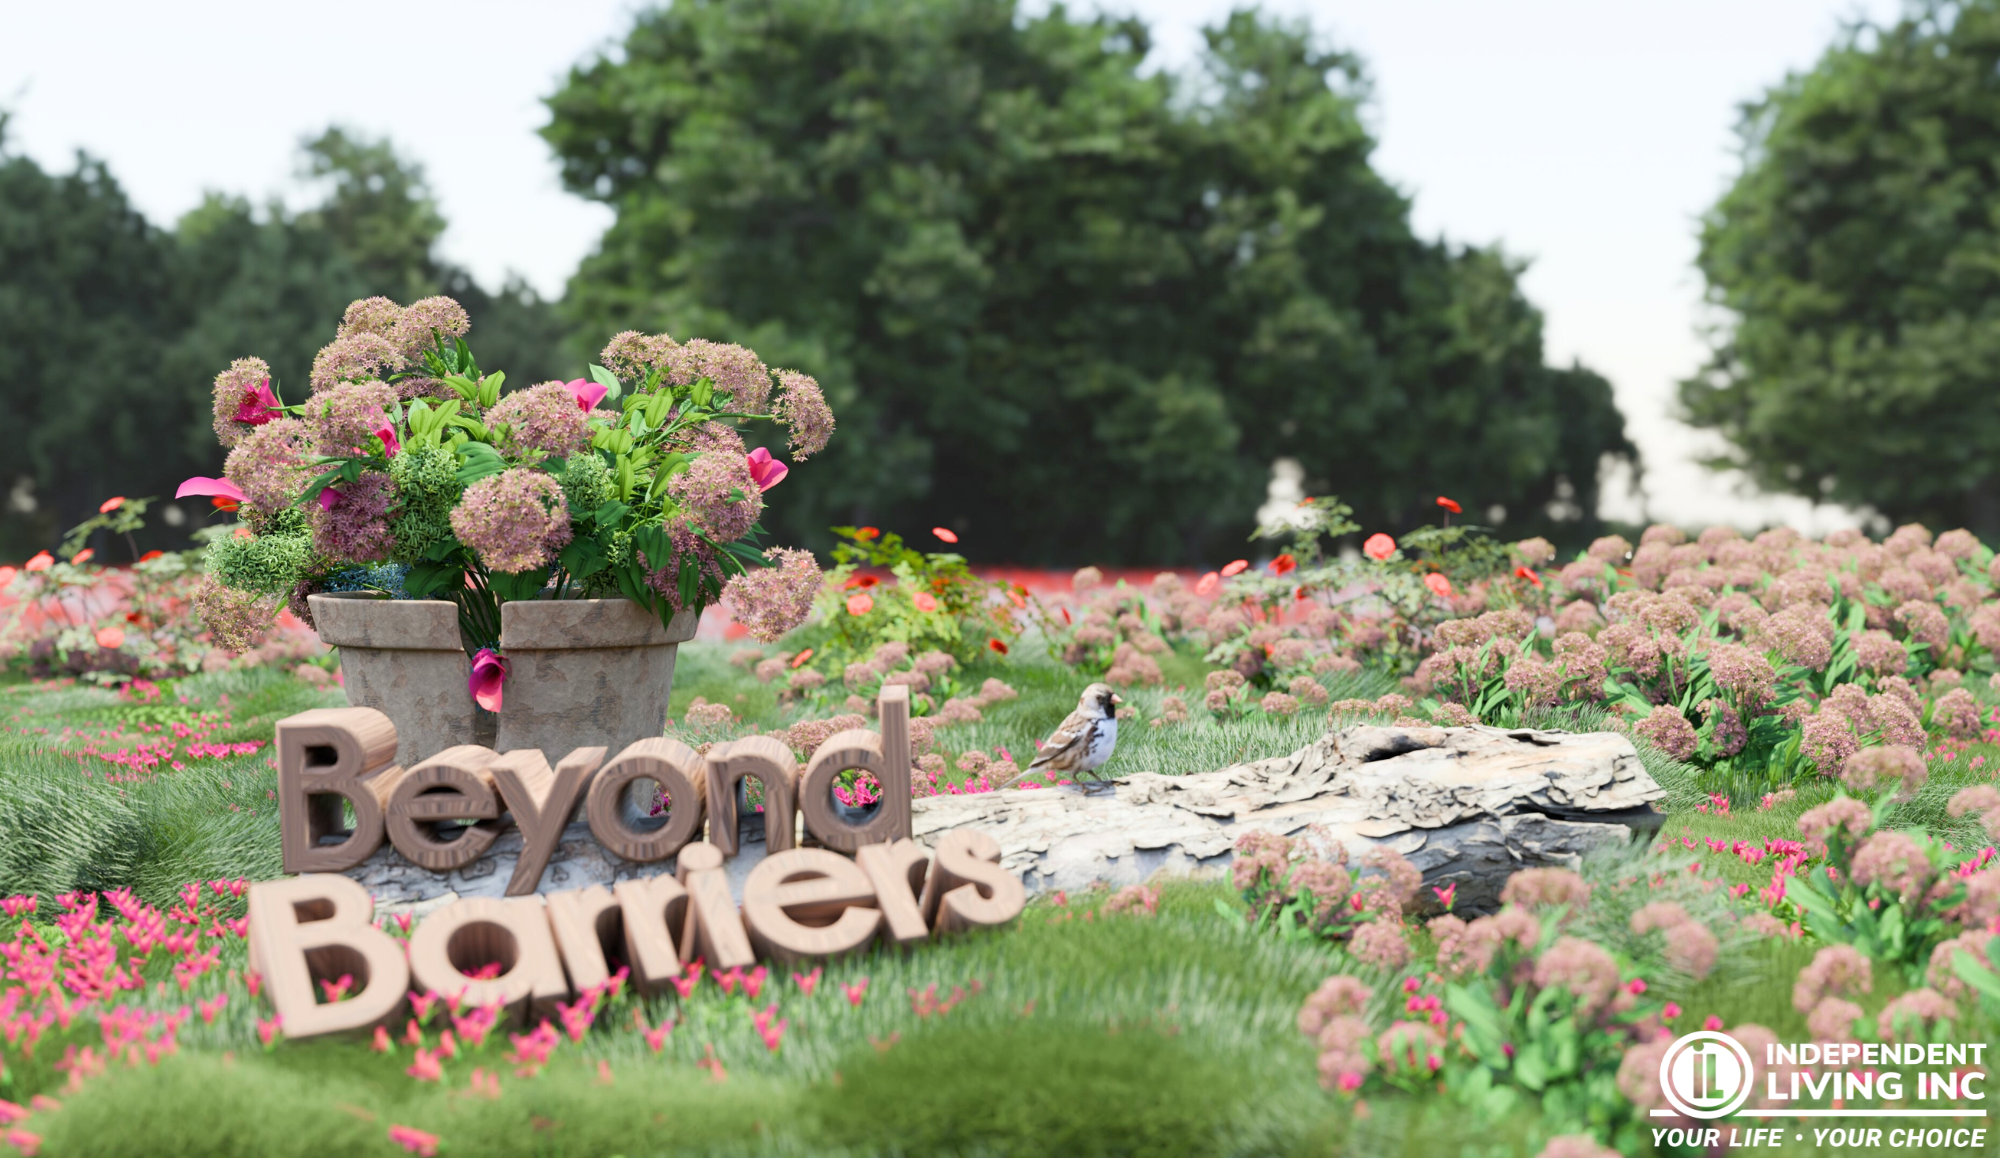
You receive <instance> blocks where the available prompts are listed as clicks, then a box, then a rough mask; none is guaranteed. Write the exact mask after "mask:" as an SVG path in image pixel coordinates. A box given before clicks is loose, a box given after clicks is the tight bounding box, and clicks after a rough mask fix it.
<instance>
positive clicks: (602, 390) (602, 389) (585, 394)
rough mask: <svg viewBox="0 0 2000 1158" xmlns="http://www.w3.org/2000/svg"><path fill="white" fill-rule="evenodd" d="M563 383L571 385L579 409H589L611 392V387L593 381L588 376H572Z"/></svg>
mask: <svg viewBox="0 0 2000 1158" xmlns="http://www.w3.org/2000/svg"><path fill="white" fill-rule="evenodd" d="M563 385H564V386H567V387H569V392H570V394H571V395H572V396H573V397H575V399H576V408H577V409H578V410H589V409H590V408H591V407H593V406H595V405H597V404H598V403H599V402H602V401H604V396H605V394H607V393H609V389H608V388H607V387H606V386H604V385H603V384H601V383H598V382H592V381H590V380H589V379H587V378H572V379H571V380H569V381H568V382H565V383H563Z"/></svg>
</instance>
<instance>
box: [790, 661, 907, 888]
mask: <svg viewBox="0 0 2000 1158" xmlns="http://www.w3.org/2000/svg"><path fill="white" fill-rule="evenodd" d="M880 714H881V717H882V734H881V735H880V736H877V735H876V734H875V733H873V732H870V731H868V730H866V729H863V728H854V729H850V730H848V731H845V732H837V733H835V734H834V735H831V736H828V737H827V738H826V742H825V743H823V744H821V745H820V746H819V748H818V750H817V751H815V752H814V753H813V754H812V760H811V761H809V762H808V763H807V764H806V772H805V777H804V779H802V780H800V782H799V811H800V812H801V813H803V814H804V815H805V820H806V831H807V832H810V833H812V834H813V835H814V836H815V837H818V838H819V841H820V843H821V844H824V845H825V846H826V847H828V848H831V849H835V850H837V851H839V852H844V853H847V854H848V855H850V856H851V855H853V853H854V851H855V850H856V849H858V848H860V847H861V846H862V845H864V844H881V843H887V842H889V841H893V840H901V839H906V838H908V837H909V835H910V689H909V685H907V684H892V685H890V686H889V687H885V688H883V689H882V697H881V700H880ZM849 769H862V770H865V771H867V772H868V773H870V774H871V775H873V776H874V777H875V780H876V783H877V784H879V785H880V786H881V789H880V791H881V796H882V802H881V804H879V805H878V806H876V809H875V815H874V816H872V817H870V818H868V819H867V820H866V821H864V822H862V823H860V824H855V823H852V822H850V821H848V820H846V819H844V818H842V817H841V816H840V814H839V813H838V812H837V811H835V809H834V800H833V783H834V779H835V778H836V777H838V776H839V775H840V774H841V773H842V772H845V771H847V770H849Z"/></svg>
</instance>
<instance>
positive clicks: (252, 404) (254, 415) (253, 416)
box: [236, 378, 278, 426]
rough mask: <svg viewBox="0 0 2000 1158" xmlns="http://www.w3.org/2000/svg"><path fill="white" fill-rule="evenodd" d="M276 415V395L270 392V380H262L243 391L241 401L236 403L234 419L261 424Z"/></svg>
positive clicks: (250, 423)
mask: <svg viewBox="0 0 2000 1158" xmlns="http://www.w3.org/2000/svg"><path fill="white" fill-rule="evenodd" d="M277 416H278V396H277V395H276V394H273V393H271V380H270V379H269V378H266V379H264V380H263V381H262V382H259V383H257V385H255V386H253V387H251V388H250V389H248V390H245V391H244V392H243V401H241V402H239V403H237V404H236V421H238V422H242V423H245V424H248V425H250V426H262V425H264V424H265V423H266V422H269V421H271V420H272V419H273V418H276V417H277Z"/></svg>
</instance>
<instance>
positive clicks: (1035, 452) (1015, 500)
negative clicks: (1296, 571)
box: [545, 0, 1634, 563]
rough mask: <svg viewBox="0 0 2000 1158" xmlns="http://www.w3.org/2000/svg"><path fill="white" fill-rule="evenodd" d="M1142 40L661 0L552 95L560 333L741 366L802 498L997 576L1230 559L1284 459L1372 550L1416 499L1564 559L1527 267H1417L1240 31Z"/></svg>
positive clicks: (1332, 103)
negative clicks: (1460, 510)
mask: <svg viewBox="0 0 2000 1158" xmlns="http://www.w3.org/2000/svg"><path fill="white" fill-rule="evenodd" d="M1149 47H1150V45H1149V40H1148V36H1147V32H1146V29H1145V27H1144V26H1143V25H1142V24H1140V23H1139V22H1137V21H1133V20H1114V19H1108V18H1097V19H1091V20H1078V19H1073V18H1072V17H1071V16H1070V15H1069V14H1068V13H1067V12H1066V11H1065V9H1063V8H1062V7H1061V6H1060V5H1058V6H1056V7H1055V8H1053V9H1052V10H1051V11H1050V12H1049V13H1048V15H1046V16H1042V17H1033V18H1031V17H1027V16H1024V15H1022V14H1021V13H1020V12H1019V11H1017V9H1016V6H1015V4H1014V3H1013V2H1012V0H863V2H856V0H710V2H688V0H680V2H678V3H674V4H672V5H671V6H669V7H666V8H664V9H662V10H658V11H653V12H650V13H648V14H646V15H644V16H642V17H641V18H640V19H639V21H638V24H637V26H636V27H635V28H634V29H633V31H632V33H631V34H630V35H629V36H628V37H627V38H626V40H625V43H624V44H623V46H622V50H621V51H620V52H619V53H618V54H617V55H616V56H615V57H612V56H606V57H604V58H601V59H599V60H597V61H595V62H592V63H590V64H588V65H586V66H583V67H580V68H578V69H576V70H575V71H573V72H572V73H571V75H570V78H569V81H568V83H567V84H566V85H565V86H564V87H563V88H562V89H561V90H560V91H559V92H558V93H557V94H556V95H555V96H554V97H553V98H552V99H551V101H550V107H551V110H552V112H553V117H552V122H551V124H550V125H549V127H548V128H547V129H546V130H545V135H546V136H547V138H548V139H549V141H550V142H551V144H553V145H554V147H555V149H556V151H557V153H558V155H559V156H560V157H561V159H562V163H563V169H564V177H565V180H566V181H567V182H568V184H569V186H570V187H571V188H572V189H574V190H576V191H578V192H580V193H583V194H585V195H587V196H591V197H594V198H597V199H599V200H602V201H604V202H606V203H608V204H609V205H611V206H612V207H613V208H614V209H615V210H616V211H617V214H618V216H617V220H616V222H615V224H614V225H613V226H612V228H611V229H610V230H609V231H608V232H607V233H606V235H605V237H604V239H603V241H602V243H601V245H600V247H599V249H598V251H597V252H596V253H595V254H593V255H592V256H591V257H590V258H588V259H587V260H586V261H585V263H584V265H583V267H582V269H581V270H580V271H579V272H578V274H577V275H576V277H575V278H574V279H573V280H572V282H571V284H570V289H569V293H568V296H567V298H566V300H565V305H564V308H565V311H566V312H567V314H568V316H569V317H570V319H571V320H572V321H573V322H574V323H575V327H576V329H577V330H578V331H579V332H582V333H589V334H593V335H599V334H602V335H608V334H610V333H612V332H615V331H617V330H621V329H626V328H638V329H645V330H652V331H660V330H664V331H667V332H670V333H673V334H674V335H675V336H677V337H682V338H685V337H690V336H702V337H710V338H717V339H724V340H734V341H740V342H742V343H744V344H746V345H749V346H752V347H753V348H755V349H756V350H758V351H759V353H761V354H764V355H765V356H766V357H767V358H768V359H770V360H771V361H772V362H773V363H774V364H781V365H788V366H793V367H796V368H798V369H802V370H805V371H806V372H808V373H811V374H814V375H815V376H817V377H818V378H819V379H820V380H821V381H822V383H823V384H824V385H825V386H826V387H827V394H828V398H829V400H830V401H832V402H833V404H834V407H835V410H836V412H837V413H838V415H839V416H840V420H841V424H842V425H841V431H840V433H839V434H837V435H836V436H835V438H834V442H833V445H832V447H831V448H830V449H829V451H828V452H827V454H826V456H825V457H826V462H825V465H824V468H822V469H818V470H812V471H808V472H804V473H802V474H800V475H798V476H796V479H797V481H795V482H793V483H791V484H789V485H790V486H791V487H797V488H799V489H798V490H797V491H794V492H792V493H790V494H789V495H788V496H787V498H786V500H785V501H784V502H782V503H780V504H778V508H777V511H778V515H777V517H778V519H779V521H780V523H781V527H782V530H783V532H784V537H786V538H799V539H806V540H808V541H816V542H817V541H823V538H824V534H823V528H824V527H825V526H826V525H827V524H828V523H831V522H878V523H883V524H887V525H894V526H897V527H899V528H902V529H905V530H911V529H921V528H925V527H929V526H932V525H941V526H949V527H953V528H956V529H958V530H960V531H962V532H964V546H963V548H962V549H964V550H966V551H967V552H968V553H970V554H972V555H974V556H975V557H979V558H984V559H988V560H994V559H1001V558H1006V559H1011V560H1015V561H1021V562H1050V563H1054V562H1070V563H1074V562H1078V561H1083V560H1085V559H1090V560H1098V561H1129V562H1142V561H1143V562H1193V561H1198V560H1201V559H1204V558H1207V559H1213V558H1215V557H1216V555H1217V553H1219V552H1229V553H1236V552H1239V551H1240V550H1241V549H1242V537H1243V534H1244V533H1245V531H1246V530H1247V529H1248V527H1249V526H1250V524H1251V522H1252V517H1251V512H1252V511H1253V510H1254V509H1255V507H1256V506H1257V504H1258V501H1259V499H1261V498H1262V496H1263V492H1264V487H1265V483H1266V481H1267V479H1268V477H1269V471H1270V467H1271V463H1272V461H1273V460H1274V459H1275V458H1277V457H1279V456H1290V457H1293V458H1296V459H1298V460H1300V461H1301V462H1302V463H1303V464H1304V466H1305V468H1306V473H1307V485H1308V488H1309V490H1311V491H1316V492H1318V493H1328V492H1337V493H1339V494H1340V495H1341V496H1342V497H1343V498H1345V499H1347V500H1348V501H1349V502H1351V503H1352V504H1353V505H1354V506H1355V507H1356V508H1357V509H1358V510H1359V512H1360V513H1361V518H1362V521H1363V522H1364V523H1366V524H1369V525H1370V526H1371V528H1372V527H1375V526H1388V527H1391V528H1395V527H1398V526H1407V525H1410V524H1412V523H1416V522H1424V521H1431V520H1432V519H1433V518H1434V516H1435V515H1436V513H1437V512H1436V508H1435V507H1434V506H1432V505H1431V504H1432V500H1433V498H1434V497H1435V496H1436V495H1438V494H1440V493H1443V494H1449V495H1452V496H1453V497H1455V498H1457V499H1459V500H1460V501H1462V502H1464V503H1465V504H1466V505H1467V506H1468V508H1469V509H1472V510H1474V511H1479V512H1484V511H1486V510H1487V509H1488V508H1490V507H1492V506H1504V507H1505V508H1506V509H1507V511H1508V512H1510V513H1511V516H1512V517H1511V518H1510V519H1509V520H1508V522H1507V524H1506V529H1507V531H1508V532H1509V533H1510V534H1514V533H1519V534H1531V533H1538V532H1541V533H1546V532H1548V531H1550V530H1551V529H1552V527H1553V524H1552V519H1553V517H1552V515H1551V513H1550V512H1551V511H1553V512H1556V513H1557V514H1560V515H1567V516H1571V517H1577V518H1578V519H1579V521H1577V522H1573V523H1569V524H1565V526H1566V527H1567V529H1569V530H1571V531H1572V532H1573V533H1572V534H1571V535H1570V536H1568V537H1571V538H1574V537H1576V535H1577V534H1581V533H1585V532H1587V531H1588V530H1589V522H1590V520H1591V518H1592V517H1593V516H1592V513H1593V512H1594V510H1595V503H1596V490H1597V478H1598V472H1599V467H1600V463H1601V460H1602V459H1603V458H1604V457H1605V456H1606V455H1611V456H1619V457H1624V458H1628V459H1629V458H1631V457H1632V456H1633V453H1634V452H1633V450H1632V447H1631V445H1630V443H1629V442H1627V441H1626V439H1625V436H1624V430H1623V422H1622V419H1621V418H1620V417H1619V415H1618V412H1617V410H1616V409H1615V407H1614V406H1613V404H1612V400H1611V393H1610V388H1609V386H1608V384H1607V383H1605V381H1604V380H1603V379H1602V378H1599V377H1598V376H1596V375H1594V374H1591V373H1590V372H1589V371H1586V370H1582V369H1572V370H1558V369H1552V368H1550V367H1548V366H1546V365H1545V364H1544V363H1543V359H1542V348H1541V317H1540V315H1539V314H1538V313H1537V312H1536V311H1535V310H1534V309H1533V308H1532V307H1531V306H1529V305H1528V303H1527V302H1526V301H1525V300H1524V299H1523V298H1522V296H1521V293H1520V289H1519V280H1518V274H1519V266H1518V265H1516V264H1513V263H1510V262H1508V261H1507V260H1506V259H1504V258H1503V257H1502V256H1501V255H1499V254H1498V253H1493V252H1486V251H1479V250H1460V249H1453V248H1451V247H1448V246H1445V245H1442V244H1437V245H1432V244H1426V243H1423V242H1420V241H1419V240H1417V239H1416V238H1415V237H1414V236H1413V235H1412V234H1411V231H1410V227H1409V210H1408V204H1407V202H1406V200H1405V199H1404V198H1403V197H1402V196H1401V195H1400V194H1399V193H1398V192H1397V191H1396V190H1395V189H1393V188H1392V187H1390V186H1389V185H1388V184H1387V183H1386V182H1385V181H1383V180H1382V179H1381V177H1380V176H1379V175H1378V174H1376V173H1375V172H1374V170H1373V169H1372V168H1371V167H1370V165H1369V154H1370V152H1371V150H1372V148H1373V141H1372V140H1371V139H1370V138H1369V136H1368V134H1367V132H1366V131H1365V130H1364V129H1363V127H1362V125H1361V123H1360V120H1359V116H1358V110H1359V107H1360V104H1361V102H1362V100H1363V98H1364V96H1365V86H1364V83H1363V81H1362V79H1361V73H1360V68H1359V66H1358V64H1357V63H1356V62H1355V61H1354V60H1353V59H1352V58H1351V57H1348V56H1346V55H1343V54H1340V53H1337V52H1332V51H1328V50H1326V49H1324V48H1322V47H1320V46H1318V44H1317V43H1316V41H1315V40H1314V38H1313V37H1312V35H1311V34H1310V32H1309V30H1308V29H1307V28H1305V27H1303V26H1291V25H1278V24H1272V23H1267V22H1265V21H1263V20H1260V19H1259V18H1258V17H1256V16H1254V15H1251V14H1247V13H1237V14H1235V15H1233V16H1231V17H1230V18H1229V19H1228V21H1227V22H1225V23H1224V24H1223V25H1222V26H1220V27H1219V28H1215V29H1211V30H1209V32H1208V52H1207V54H1206V59H1205V66H1204V69H1203V70H1202V71H1201V72H1200V73H1199V74H1198V75H1192V76H1187V77H1174V76H1170V75H1166V74H1161V73H1145V72H1143V71H1142V69H1141V65H1142V62H1143V61H1144V59H1145V57H1146V54H1147V52H1148V49H1149Z"/></svg>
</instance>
